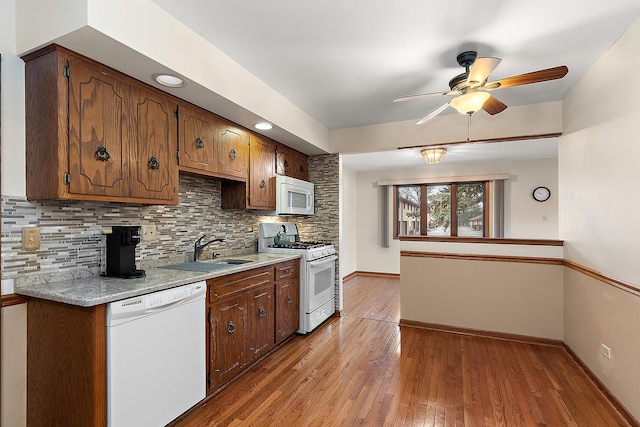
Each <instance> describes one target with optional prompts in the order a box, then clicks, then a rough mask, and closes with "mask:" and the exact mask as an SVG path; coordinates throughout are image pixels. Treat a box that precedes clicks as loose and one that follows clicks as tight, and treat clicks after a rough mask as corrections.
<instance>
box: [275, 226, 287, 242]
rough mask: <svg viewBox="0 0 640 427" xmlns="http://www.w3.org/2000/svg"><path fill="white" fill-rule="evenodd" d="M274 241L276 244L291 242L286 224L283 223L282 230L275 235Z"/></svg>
mask: <svg viewBox="0 0 640 427" xmlns="http://www.w3.org/2000/svg"><path fill="white" fill-rule="evenodd" d="M273 243H274V244H275V245H287V244H289V235H288V234H287V227H286V226H285V225H282V230H280V231H278V234H276V235H275V236H273Z"/></svg>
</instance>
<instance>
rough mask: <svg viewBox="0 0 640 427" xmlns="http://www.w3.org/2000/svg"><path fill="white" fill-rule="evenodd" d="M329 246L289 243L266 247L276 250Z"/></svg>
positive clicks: (314, 243)
mask: <svg viewBox="0 0 640 427" xmlns="http://www.w3.org/2000/svg"><path fill="white" fill-rule="evenodd" d="M330 245H331V243H326V242H291V243H285V244H281V245H269V246H268V247H270V248H278V249H315V248H321V247H324V246H330Z"/></svg>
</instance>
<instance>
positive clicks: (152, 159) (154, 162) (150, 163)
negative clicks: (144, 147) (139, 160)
mask: <svg viewBox="0 0 640 427" xmlns="http://www.w3.org/2000/svg"><path fill="white" fill-rule="evenodd" d="M147 166H149V169H160V163H159V162H158V159H156V158H155V157H154V156H151V157H149V161H148V162H147Z"/></svg>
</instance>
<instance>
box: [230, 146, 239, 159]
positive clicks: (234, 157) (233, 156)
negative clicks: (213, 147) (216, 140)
mask: <svg viewBox="0 0 640 427" xmlns="http://www.w3.org/2000/svg"><path fill="white" fill-rule="evenodd" d="M229 156H230V157H231V158H232V159H237V158H238V153H236V149H235V148H232V149H231V152H230V153H229Z"/></svg>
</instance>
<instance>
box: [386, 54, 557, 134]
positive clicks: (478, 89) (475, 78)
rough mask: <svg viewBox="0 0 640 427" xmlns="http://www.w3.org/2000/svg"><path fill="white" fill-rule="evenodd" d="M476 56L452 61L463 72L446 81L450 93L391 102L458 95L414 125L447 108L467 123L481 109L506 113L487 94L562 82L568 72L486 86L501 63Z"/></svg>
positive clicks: (529, 75)
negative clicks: (461, 115) (517, 87)
mask: <svg viewBox="0 0 640 427" xmlns="http://www.w3.org/2000/svg"><path fill="white" fill-rule="evenodd" d="M477 56H478V54H477V53H476V52H474V51H468V52H463V53H461V54H460V55H458V57H457V58H456V59H457V61H458V64H460V66H462V67H464V68H465V72H464V73H462V74H459V75H457V76H455V77H454V78H452V79H451V80H450V81H449V88H450V90H448V91H445V92H431V93H421V94H415V95H408V96H401V97H399V98H396V99H394V100H393V102H402V101H411V100H414V99H420V98H425V97H428V96H434V95H458V96H457V97H455V98H453V99H451V100H449V101H447V102H445V103H444V104H442V105H441V106H439V107H438V108H436V109H435V110H433V111H431V112H430V113H428V114H427V115H426V116H424V117H422V118H421V119H420V120H418V121H417V122H416V124H418V125H420V124H422V123H425V122H427V121H429V120H431V119H433V118H434V117H436V116H437V115H438V114H440V113H441V112H443V111H444V110H446V109H447V107H449V106H451V107H453V108H455V109H456V110H457V111H458V112H459V113H461V114H468V115H469V120H471V115H472V114H473V113H475V112H476V111H478V110H480V109H483V110H484V111H486V112H487V113H489V114H491V115H495V114H498V113H501V112H502V111H504V110H506V108H507V106H506V105H505V104H504V103H503V102H501V101H500V100H498V99H497V98H495V97H493V96H491V94H489V92H488V91H490V90H495V89H504V88H507V87H512V86H522V85H528V84H531V83H540V82H546V81H549V80H557V79H561V78H563V77H564V76H566V75H567V73H568V72H569V69H568V68H567V67H566V66H565V65H562V66H559V67H553V68H547V69H544V70H538V71H533V72H531V73H526V74H519V75H517V76H512V77H507V78H504V79H501V80H495V81H492V82H487V79H488V78H489V75H490V74H491V73H492V72H493V71H494V70H495V69H496V67H497V66H498V65H499V64H500V62H501V61H502V60H501V59H500V58H490V57H489V58H478V57H477ZM467 139H468V138H467Z"/></svg>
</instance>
